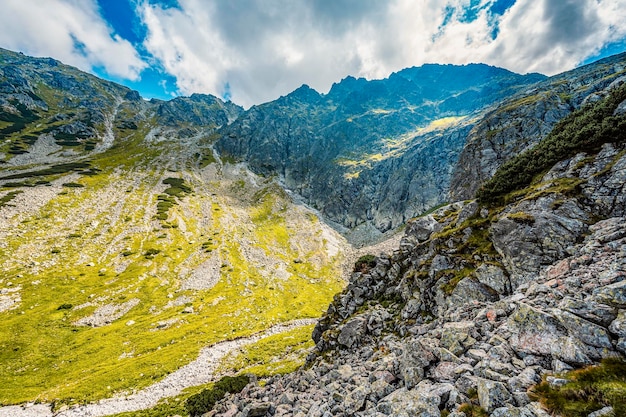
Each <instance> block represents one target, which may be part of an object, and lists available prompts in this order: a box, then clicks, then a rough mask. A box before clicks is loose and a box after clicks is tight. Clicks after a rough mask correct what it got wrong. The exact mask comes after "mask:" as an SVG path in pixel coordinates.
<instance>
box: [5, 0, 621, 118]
mask: <svg viewBox="0 0 626 417" xmlns="http://www.w3.org/2000/svg"><path fill="white" fill-rule="evenodd" d="M0 2H1V3H2V6H3V13H2V15H0V27H1V28H2V29H0V46H1V47H3V48H7V49H11V50H17V51H21V52H24V53H25V54H28V55H34V56H51V57H53V58H56V59H59V60H61V61H63V62H65V63H68V64H70V65H75V66H77V67H79V68H80V69H82V70H85V71H88V72H91V73H94V74H96V75H98V76H101V77H103V78H106V79H110V80H113V81H116V82H119V83H121V84H124V85H127V86H129V87H131V88H133V89H136V90H138V91H139V92H140V93H141V94H142V96H144V97H145V98H153V97H156V98H161V99H168V98H172V97H175V96H178V95H190V94H192V93H194V92H199V93H210V94H214V95H216V96H218V97H223V98H226V99H232V100H233V101H234V102H236V103H238V104H241V105H243V106H245V107H249V106H251V105H254V104H258V103H262V102H265V101H269V100H273V99H275V98H277V97H279V96H280V95H284V94H288V93H289V92H290V91H292V90H294V89H296V88H297V87H299V86H300V85H302V84H308V85H310V86H311V87H313V88H315V89H317V90H318V91H320V92H326V91H328V89H329V88H330V87H331V85H332V83H333V82H337V81H339V80H341V79H342V78H344V77H346V76H347V75H353V76H357V77H359V76H360V77H366V78H369V79H372V78H382V77H386V76H388V75H389V74H390V73H392V72H394V71H399V70H400V69H402V68H406V67H410V66H415V65H421V64H423V63H433V62H434V63H453V64H466V63H471V62H484V63H487V64H491V65H497V66H501V67H504V68H507V69H510V70H512V71H516V72H519V73H527V72H541V73H544V74H547V75H552V74H556V73H559V72H562V71H565V70H568V69H572V68H574V67H576V66H578V65H581V64H584V63H588V62H592V61H593V60H596V59H598V58H601V57H603V56H607V55H611V54H614V53H618V52H622V51H624V50H625V49H626V24H625V23H623V22H626V0H45V1H41V0H0Z"/></svg>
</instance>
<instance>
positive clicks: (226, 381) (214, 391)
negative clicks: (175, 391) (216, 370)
mask: <svg viewBox="0 0 626 417" xmlns="http://www.w3.org/2000/svg"><path fill="white" fill-rule="evenodd" d="M249 382H250V379H249V378H248V377H247V376H246V375H238V376H235V377H231V376H225V377H223V378H222V379H220V380H219V381H217V382H216V383H215V385H214V386H213V387H212V388H209V389H205V390H203V391H202V392H200V393H198V394H196V395H192V396H191V397H189V398H188V399H187V403H186V409H187V411H188V412H189V415H191V416H192V417H195V416H200V415H202V414H204V413H207V412H209V411H211V410H212V409H213V406H214V405H215V403H216V402H218V401H219V400H221V399H222V398H224V396H225V395H226V394H227V393H231V394H234V393H237V392H240V391H241V390H242V389H243V388H244V387H245V386H246V385H248V383H249Z"/></svg>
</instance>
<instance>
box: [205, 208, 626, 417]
mask: <svg viewBox="0 0 626 417" xmlns="http://www.w3.org/2000/svg"><path fill="white" fill-rule="evenodd" d="M625 224H626V219H625V218H624V217H614V218H611V219H607V220H603V221H601V222H598V223H596V224H595V225H594V226H592V227H591V229H590V232H591V235H589V236H588V237H587V238H586V239H585V241H584V242H583V243H582V244H580V245H577V246H576V247H575V248H571V252H572V253H571V256H568V257H567V258H565V259H563V260H560V261H558V262H556V263H554V264H553V265H550V266H549V267H547V268H546V269H545V271H544V272H542V273H540V274H539V275H538V276H537V277H536V280H535V281H534V282H532V283H530V284H524V285H521V286H519V287H518V288H517V289H516V290H515V291H514V292H513V293H512V294H511V295H508V296H506V297H502V298H501V299H500V300H498V301H497V302H479V301H476V302H470V303H467V304H465V305H463V306H453V307H452V308H448V309H445V310H444V313H443V316H442V317H439V318H436V319H435V320H432V321H430V322H428V323H426V324H414V325H404V326H403V323H402V322H401V321H399V320H397V319H396V318H395V317H394V316H393V314H392V313H390V312H388V311H387V310H386V309H385V308H383V307H382V306H376V307H375V308H373V309H371V310H370V311H368V312H367V313H365V314H358V315H356V316H354V317H352V318H351V319H350V320H349V321H347V322H346V323H345V324H343V325H340V326H337V328H336V329H337V330H338V336H337V339H336V342H337V345H338V349H337V351H336V352H337V353H336V356H333V357H332V359H330V360H329V358H325V357H324V356H320V357H316V358H312V366H311V367H309V368H307V369H302V370H300V371H298V372H297V373H294V374H291V375H287V376H285V377H276V378H273V379H271V380H269V381H268V382H267V384H266V385H265V386H263V387H260V386H258V385H249V386H248V387H246V388H245V389H244V391H243V392H242V393H241V394H239V395H237V396H234V397H230V398H228V399H227V400H225V401H223V402H222V403H220V404H219V406H218V407H217V408H216V410H215V412H212V413H209V415H215V416H262V415H274V416H288V415H289V416H290V415H293V416H352V415H359V416H440V415H441V410H451V411H452V413H450V414H449V416H457V417H460V416H463V415H465V414H464V413H462V412H458V411H454V410H456V409H457V408H458V407H459V405H461V404H463V403H467V402H470V401H471V397H472V396H474V395H476V396H477V397H478V398H477V400H478V403H479V404H480V406H481V407H482V408H484V409H485V410H486V411H487V412H488V413H489V414H488V415H490V416H494V417H495V416H499V417H504V416H526V417H532V416H536V417H541V416H548V415H549V414H548V413H547V412H546V411H544V410H542V408H541V407H540V405H539V404H538V403H536V402H532V401H530V399H529V396H528V394H527V389H528V388H529V387H531V386H533V385H535V384H537V383H539V382H540V381H541V378H542V376H545V375H550V374H554V373H559V372H563V371H566V370H569V369H572V367H579V366H581V365H588V364H591V363H593V362H594V361H597V360H599V359H601V358H603V357H610V356H620V355H624V353H626V310H624V308H625V307H626V280H624V278H625V277H626V274H625V272H624V268H625V264H626V259H625V257H624V255H625V254H626V230H625V229H624V225H625ZM410 236H411V235H410V234H409V236H407V237H410ZM405 253H406V252H405ZM401 257H403V254H402V252H398V253H396V254H395V255H394V256H393V257H391V258H379V260H378V266H377V267H376V268H375V269H373V270H372V271H370V272H369V274H368V275H369V276H370V277H371V278H370V277H367V278H365V279H367V280H368V281H369V282H367V283H365V285H363V284H358V283H356V281H355V282H354V283H353V284H352V285H351V290H352V294H353V295H356V294H358V293H359V292H361V293H366V292H367V291H368V290H369V289H370V288H369V286H368V284H370V283H371V282H372V281H374V282H379V283H380V284H382V286H383V287H388V286H389V285H393V284H397V283H398V282H397V279H394V278H393V277H394V276H396V277H397V273H398V271H397V270H396V268H394V267H393V266H395V265H398V264H397V263H396V262H397V261H398V260H399V259H401ZM357 275H359V276H358V278H364V277H363V276H361V275H360V274H357ZM351 301H353V302H358V301H357V300H356V299H354V298H352V299H351ZM389 327H394V328H395V329H396V330H397V333H396V332H391V333H387V332H386V331H385V330H388V329H389ZM553 381H554V383H560V382H559V380H558V379H556V378H555V379H553ZM561 382H562V380H561ZM600 415H606V416H608V415H614V414H610V413H609V412H608V410H607V412H606V413H604V414H594V416H600Z"/></svg>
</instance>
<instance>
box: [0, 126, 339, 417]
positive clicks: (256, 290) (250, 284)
mask: <svg viewBox="0 0 626 417" xmlns="http://www.w3.org/2000/svg"><path fill="white" fill-rule="evenodd" d="M146 130H147V129H146V128H145V127H144V126H140V127H139V129H138V131H139V132H141V131H143V132H145V131H146ZM134 132H135V131H134ZM133 134H135V133H133ZM123 144H124V147H116V146H114V147H112V148H111V149H109V150H107V151H106V152H104V153H102V154H100V155H98V156H97V157H96V158H94V159H93V160H92V161H91V166H92V167H95V168H97V169H98V171H97V172H95V173H94V175H80V178H79V179H76V180H72V182H75V183H79V184H81V185H84V187H80V188H75V187H69V188H67V187H66V188H65V190H64V192H62V193H60V194H58V195H56V197H54V198H53V199H52V200H51V201H49V202H48V203H47V204H46V205H44V206H43V207H42V208H41V209H40V210H39V211H38V212H36V213H35V214H34V215H33V216H31V217H29V218H27V219H25V220H24V221H23V222H21V223H19V225H18V226H17V227H18V229H17V230H15V233H11V234H9V235H7V236H6V239H5V240H4V242H3V245H2V247H0V259H2V260H3V262H2V263H0V272H1V273H2V276H3V277H7V278H8V279H10V280H11V283H12V285H13V286H21V290H20V296H21V300H22V301H21V303H20V304H19V306H18V308H17V309H15V310H12V311H6V312H3V313H0V316H1V317H2V321H3V326H1V327H0V380H2V381H3V384H0V403H1V404H16V403H23V402H27V401H35V400H37V401H44V402H52V401H56V402H57V403H77V402H84V401H94V400H97V399H100V398H105V397H110V396H112V395H114V394H120V393H129V392H131V391H132V390H138V389H141V388H143V387H146V386H148V385H150V384H152V383H153V382H155V381H157V380H159V379H162V378H163V377H164V376H165V375H167V374H169V373H171V372H173V371H175V370H176V369H178V368H180V367H181V366H183V365H185V364H187V363H189V362H191V361H192V360H194V359H195V358H196V357H197V355H198V353H199V351H200V349H201V348H202V347H205V346H208V345H211V344H213V343H216V342H219V341H222V340H227V339H232V338H236V337H245V336H248V335H251V334H253V333H256V332H259V331H263V330H265V329H267V328H268V327H270V326H272V325H274V324H277V323H281V322H285V321H290V320H292V319H296V318H310V317H317V316H319V315H320V314H321V313H322V312H323V310H324V309H325V308H326V307H327V305H328V303H329V302H330V301H331V299H332V297H333V295H334V294H335V293H336V292H338V291H339V290H340V289H341V287H342V281H341V279H340V274H339V272H338V264H339V262H338V260H335V259H331V258H329V257H328V256H327V255H326V254H325V252H324V243H323V242H322V238H321V237H319V238H318V239H319V242H317V243H315V242H313V243H314V244H312V247H313V248H317V249H311V250H310V252H306V251H302V250H300V249H297V247H298V245H297V244H296V242H299V241H300V239H301V238H300V237H299V236H300V235H299V234H300V233H302V231H303V230H307V228H310V229H312V230H315V229H316V228H318V227H319V225H318V224H317V219H315V218H314V217H313V218H309V217H306V216H304V215H303V216H302V218H301V219H298V225H299V227H298V230H296V229H294V228H293V227H292V226H290V223H289V222H288V221H287V219H288V218H289V216H293V215H294V214H293V213H291V212H290V210H289V204H290V203H289V202H288V200H287V199H286V196H285V195H284V194H283V193H281V192H280V189H278V188H273V187H269V188H268V189H267V190H266V191H265V192H263V193H261V194H260V195H259V199H258V200H257V201H255V202H254V203H253V204H251V205H250V203H249V202H248V200H249V196H247V195H246V196H242V200H241V201H239V202H238V201H237V200H236V199H235V200H233V199H234V198H236V195H234V197H233V196H231V197H229V198H228V199H227V198H225V197H221V194H222V192H223V190H231V192H232V187H231V186H230V184H224V185H222V184H221V182H220V179H219V178H216V179H215V181H203V182H200V181H195V180H194V181H191V182H189V184H188V187H189V188H190V189H193V190H194V193H193V194H189V193H185V195H184V198H183V200H181V201H182V203H180V204H179V205H177V206H176V207H175V208H172V209H171V210H170V212H171V213H170V214H172V216H174V217H172V218H173V220H171V219H170V221H171V223H172V227H167V228H163V227H162V224H161V222H159V221H158V220H156V219H155V218H154V217H155V214H156V213H157V207H156V205H155V203H154V202H155V201H156V197H157V196H158V195H159V194H161V193H163V190H164V189H165V188H167V186H168V185H169V186H176V185H185V186H187V183H186V182H185V183H180V184H165V185H164V184H162V182H161V181H162V179H163V178H174V177H179V176H181V177H182V175H181V174H182V173H180V174H178V173H177V174H172V173H171V172H167V171H166V170H165V168H163V166H162V165H161V164H160V162H159V161H160V160H161V159H160V158H162V154H161V153H157V152H153V151H152V150H151V149H150V148H149V147H147V146H139V142H138V138H137V137H136V136H132V137H129V138H128V139H127V141H126V142H123ZM125 155H128V157H127V158H126V159H125ZM190 166H191V164H190ZM61 175H63V174H61ZM74 175H75V174H74ZM188 177H189V175H187V176H185V178H188ZM191 177H193V176H191ZM64 182H69V181H64ZM222 187H223V188H222ZM246 187H248V186H247V185H246ZM178 188H179V189H181V190H182V188H181V187H178ZM198 190H201V191H198ZM183 203H184V204H183ZM231 204H238V205H239V208H237V209H236V210H235V208H234V207H232V206H231ZM203 207H208V208H207V209H206V210H205V209H203ZM203 210H204V211H203ZM207 211H208V213H207ZM180 221H184V225H182V224H181V225H180V227H174V226H178V225H179V223H180ZM183 226H184V227H183ZM70 236H72V237H71V238H70ZM307 236H308V237H307V238H309V237H310V236H315V234H309V235H307ZM255 242H256V243H255ZM253 245H254V247H255V248H256V249H257V250H259V251H262V253H264V254H266V256H267V257H268V258H270V257H271V259H275V260H277V261H276V262H280V263H281V265H283V269H284V273H285V276H284V277H282V278H280V279H279V278H277V277H275V276H274V275H273V274H271V273H270V274H268V273H267V272H266V271H262V268H264V265H262V264H259V263H258V262H257V261H255V260H254V259H250V258H249V257H248V256H247V253H248V251H249V249H248V248H249V247H252V246H253ZM209 249H210V252H209V251H208V250H209ZM214 255H215V256H219V258H220V259H221V262H222V267H221V268H220V271H219V277H218V278H219V279H218V281H217V283H216V284H215V285H214V286H213V287H211V288H210V289H206V290H181V280H182V279H184V278H185V276H187V275H185V271H191V270H193V269H194V268H195V267H197V266H198V265H200V264H202V263H203V262H204V261H206V260H207V259H208V258H209V257H211V256H214ZM309 256H311V257H313V256H316V257H321V259H325V260H326V262H324V263H323V266H320V264H319V263H314V262H309V260H308V259H309ZM296 258H301V259H302V260H303V261H302V262H301V263H297V264H296V263H294V262H293V260H294V259H296ZM188 273H189V272H187V274H188ZM7 278H5V281H4V283H6V282H7V281H6V279H7ZM0 285H4V284H0ZM135 299H137V300H139V302H138V304H136V305H134V304H133V307H132V308H130V310H128V312H126V314H124V315H123V316H122V317H121V318H118V319H114V320H112V321H111V322H110V323H105V324H104V325H102V326H101V327H89V326H78V325H76V323H77V322H78V321H79V320H80V319H83V318H85V317H89V316H90V315H92V314H94V313H95V312H96V311H97V310H98V309H99V308H101V307H103V306H107V305H110V306H119V305H123V304H124V303H127V302H129V301H131V300H135ZM70 305H71V307H68V306H70ZM61 306H63V308H60V307H61ZM188 307H190V308H191V310H188V311H192V312H191V313H189V312H183V311H184V310H185V309H186V308H188ZM307 332H308V333H309V335H310V329H309V330H307ZM291 337H295V336H290V335H287V339H286V341H284V343H283V342H279V341H276V342H275V343H276V346H284V347H285V349H288V347H289V346H292V345H294V346H299V345H300V341H299V340H300V339H298V340H296V339H297V338H296V339H290V338H291ZM276 339H279V337H278V336H277V337H276ZM292 342H293V344H292ZM281 343H282V344H281ZM277 355H280V354H279V353H277ZM285 360H287V359H285ZM289 360H292V361H293V360H296V359H293V358H292V359H289ZM297 360H299V359H297ZM295 363H296V362H292V363H291V364H290V363H287V362H285V363H283V365H280V364H278V365H276V366H275V367H274V368H272V369H274V371H276V372H280V371H281V370H285V369H292V368H293V367H294V366H295V365H294V364H295ZM298 363H299V362H298ZM279 365H280V366H279ZM270 371H272V370H271V369H269V368H268V369H267V370H265V371H264V372H270ZM172 401H174V403H169V404H166V403H163V404H162V405H160V406H159V407H161V408H162V409H163V410H170V409H176V410H178V409H180V408H179V407H178V403H176V402H175V400H172ZM170 405H172V407H174V408H171V407H170ZM164 413H165V411H164ZM156 415H158V414H156ZM164 415H165V414H164Z"/></svg>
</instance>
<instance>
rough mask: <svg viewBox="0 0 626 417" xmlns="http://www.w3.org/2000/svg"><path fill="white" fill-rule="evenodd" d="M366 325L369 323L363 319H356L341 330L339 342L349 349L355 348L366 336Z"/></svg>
mask: <svg viewBox="0 0 626 417" xmlns="http://www.w3.org/2000/svg"><path fill="white" fill-rule="evenodd" d="M366 325H367V321H366V319H365V318H363V317H356V318H354V319H352V320H350V321H349V322H347V323H346V324H345V325H344V326H343V327H342V328H341V331H340V332H339V337H338V338H337V342H339V344H340V345H342V346H345V347H347V348H351V347H353V346H354V345H356V344H358V342H359V341H360V340H361V339H362V338H363V336H364V335H365V331H366V329H367V327H366Z"/></svg>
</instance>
